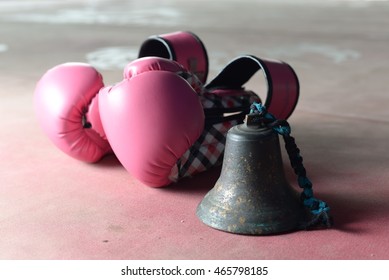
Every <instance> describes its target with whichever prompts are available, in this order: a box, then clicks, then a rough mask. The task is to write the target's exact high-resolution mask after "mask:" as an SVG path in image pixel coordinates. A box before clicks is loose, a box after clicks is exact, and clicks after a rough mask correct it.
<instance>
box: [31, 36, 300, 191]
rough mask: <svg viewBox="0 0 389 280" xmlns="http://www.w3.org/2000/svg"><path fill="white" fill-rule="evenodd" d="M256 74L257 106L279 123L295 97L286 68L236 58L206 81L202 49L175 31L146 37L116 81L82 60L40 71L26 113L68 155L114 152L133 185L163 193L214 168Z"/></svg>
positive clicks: (92, 158)
mask: <svg viewBox="0 0 389 280" xmlns="http://www.w3.org/2000/svg"><path fill="white" fill-rule="evenodd" d="M258 70H262V72H263V74H264V76H265V81H266V83H267V96H266V100H265V102H264V105H265V106H266V108H267V109H268V111H269V112H270V113H272V114H273V115H275V116H276V117H277V118H280V119H286V118H288V117H289V116H290V115H291V114H292V112H293V110H294V108H295V106H296V103H297V100H298V96H299V83H298V78H297V76H296V74H295V72H294V71H293V69H292V68H291V67H290V66H289V65H288V64H286V63H284V62H280V61H275V60H267V59H260V58H258V57H255V56H251V55H245V56H240V57H237V58H235V59H234V60H232V61H231V62H230V63H229V64H228V65H227V66H226V67H225V68H224V69H223V70H222V71H221V72H220V73H219V74H218V75H217V76H216V77H215V78H214V79H213V80H212V81H211V82H209V83H207V82H206V79H207V75H208V56H207V52H206V49H205V47H204V44H203V43H202V41H201V40H200V39H199V38H198V37H197V36H196V35H195V34H193V33H191V32H182V31H179V32H173V33H168V34H163V35H158V36H151V37H149V38H147V40H146V41H145V42H144V43H143V44H142V45H141V47H140V51H139V58H138V59H136V60H134V61H132V62H130V63H129V64H128V65H127V66H126V67H125V69H124V73H123V79H122V81H120V82H118V83H116V84H115V85H109V86H106V85H104V82H103V77H102V75H101V74H100V73H99V72H98V71H97V70H96V69H95V68H94V67H92V66H91V65H88V64H85V63H64V64H60V65H57V66H55V67H53V68H52V69H49V70H48V71H47V72H46V73H45V74H44V75H43V76H42V77H41V79H40V80H39V81H38V83H37V85H36V89H35V93H34V106H35V112H36V115H37V118H38V122H39V124H40V126H41V127H42V129H43V131H44V133H45V134H46V135H47V136H48V137H49V138H50V140H51V141H52V142H53V143H54V144H55V145H56V146H57V147H58V148H59V149H60V150H62V151H63V152H65V153H66V154H68V155H69V156H71V157H73V158H75V159H78V160H81V161H85V162H98V161H99V160H100V159H101V158H102V157H104V156H105V155H107V154H111V153H114V154H115V155H116V157H117V158H118V160H119V161H120V162H121V163H122V165H123V166H124V167H125V168H126V170H128V171H129V173H130V174H132V176H133V177H135V178H136V179H137V180H139V181H141V182H142V183H144V184H145V185H148V186H151V187H163V186H167V185H169V184H171V183H172V182H176V181H177V180H179V179H181V178H182V177H186V176H192V175H194V174H196V173H198V172H202V171H205V170H207V169H209V168H211V167H212V166H215V165H217V164H220V163H221V162H222V159H223V151H224V145H225V139H226V134H227V131H228V130H229V129H230V128H231V127H232V126H234V125H237V124H239V123H242V122H243V120H244V117H245V115H246V114H247V113H249V111H250V105H251V104H252V103H253V102H261V100H260V98H259V96H258V95H257V94H255V93H254V92H252V91H250V90H246V89H245V88H244V87H243V85H244V84H245V83H246V82H247V81H248V80H249V79H250V78H251V77H252V76H253V75H254V74H255V73H256V72H257V71H258Z"/></svg>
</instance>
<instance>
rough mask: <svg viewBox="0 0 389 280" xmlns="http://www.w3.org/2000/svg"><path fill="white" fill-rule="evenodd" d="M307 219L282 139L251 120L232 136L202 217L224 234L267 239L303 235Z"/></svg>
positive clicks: (255, 119)
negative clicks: (290, 177)
mask: <svg viewBox="0 0 389 280" xmlns="http://www.w3.org/2000/svg"><path fill="white" fill-rule="evenodd" d="M306 214H307V213H306V210H305V208H304V206H303V204H302V202H301V200H300V197H299V194H298V193H297V191H295V190H294V189H293V188H292V187H291V186H290V185H289V184H288V182H287V180H286V178H285V174H284V169H283V163H282V157H281V149H280V143H279V137H278V134H277V133H275V132H274V131H273V130H272V129H270V128H268V127H267V126H266V125H264V124H263V123H261V121H260V119H259V118H258V115H256V114H249V115H247V117H246V120H245V123H243V124H241V125H237V126H234V127H233V128H231V129H230V131H229V132H228V134H227V141H226V148H225V155H224V160H223V166H222V171H221V175H220V177H219V179H218V180H217V182H216V184H215V186H214V187H213V188H212V189H211V190H210V191H209V192H208V193H207V195H206V196H205V197H204V199H203V200H202V201H201V203H200V204H199V206H198V208H197V216H198V217H199V218H200V220H201V221H202V222H204V223H205V224H206V225H208V226H210V227H213V228H216V229H219V230H222V231H227V232H232V233H237V234H250V235H268V234H277V233H282V232H288V231H293V230H296V229H299V228H300V227H301V224H303V223H304V221H305V220H306Z"/></svg>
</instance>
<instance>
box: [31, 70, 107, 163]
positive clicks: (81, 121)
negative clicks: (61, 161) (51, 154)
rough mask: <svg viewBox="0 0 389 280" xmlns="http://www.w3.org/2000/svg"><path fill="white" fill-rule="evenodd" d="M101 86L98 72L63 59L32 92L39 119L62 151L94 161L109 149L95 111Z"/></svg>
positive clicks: (86, 160)
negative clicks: (63, 62) (65, 61)
mask: <svg viewBox="0 0 389 280" xmlns="http://www.w3.org/2000/svg"><path fill="white" fill-rule="evenodd" d="M103 86H104V84H103V79H102V76H101V75H100V73H98V72H97V71H96V69H95V68H93V67H92V66H90V65H88V64H84V63H65V64H60V65H58V66H55V67H54V68H52V69H50V70H48V71H47V72H46V73H45V74H44V75H43V76H42V78H41V79H40V80H39V81H38V83H37V85H36V88H35V93H34V106H35V112H36V115H37V117H38V122H39V124H40V126H41V127H42V129H43V131H44V132H45V134H46V135H47V136H48V137H49V139H50V140H51V141H52V142H53V143H54V144H55V145H56V146H57V147H58V148H59V149H61V150H62V151H63V152H65V153H66V154H68V155H70V156H71V157H73V158H76V159H78V160H82V161H85V162H96V161H98V160H99V159H101V157H103V156H104V155H105V154H107V153H110V152H112V150H111V148H110V145H109V143H108V141H107V138H106V136H105V133H104V130H103V127H102V124H101V120H100V114H99V112H98V110H99V109H98V99H97V98H96V97H97V94H98V92H99V90H100V89H101V88H102V87H103Z"/></svg>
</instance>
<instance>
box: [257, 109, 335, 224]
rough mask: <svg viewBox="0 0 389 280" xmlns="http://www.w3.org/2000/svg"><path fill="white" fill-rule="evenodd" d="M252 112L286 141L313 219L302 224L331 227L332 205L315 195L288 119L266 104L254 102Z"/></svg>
mask: <svg viewBox="0 0 389 280" xmlns="http://www.w3.org/2000/svg"><path fill="white" fill-rule="evenodd" d="M250 113H251V114H253V113H255V114H259V115H261V116H262V117H263V118H264V123H266V124H267V126H268V127H269V128H272V129H273V130H274V131H275V132H276V133H278V134H279V135H281V136H282V137H283V139H284V142H285V149H286V151H287V153H288V156H289V160H290V164H291V166H292V168H293V170H294V173H295V174H296V175H297V183H298V185H299V187H300V188H302V189H303V191H302V193H301V195H300V198H301V201H302V203H303V205H304V206H305V207H306V208H307V209H308V210H309V212H310V214H311V219H310V221H308V222H307V223H306V224H304V225H302V227H303V228H305V229H311V228H312V227H314V226H319V225H324V226H326V227H331V226H332V224H333V222H332V217H331V216H330V207H329V206H328V205H327V203H326V202H324V201H322V200H320V199H317V198H315V197H314V195H313V190H312V182H311V181H310V180H309V178H308V177H307V175H306V170H305V168H304V165H303V157H302V156H301V155H300V149H299V148H298V147H297V145H296V141H295V139H294V138H293V137H292V136H290V134H291V128H290V125H289V123H288V122H287V121H286V120H278V119H276V118H275V117H274V116H273V115H272V114H270V113H269V112H267V110H266V108H265V106H263V105H262V104H261V103H257V102H254V103H253V104H252V105H251V108H250Z"/></svg>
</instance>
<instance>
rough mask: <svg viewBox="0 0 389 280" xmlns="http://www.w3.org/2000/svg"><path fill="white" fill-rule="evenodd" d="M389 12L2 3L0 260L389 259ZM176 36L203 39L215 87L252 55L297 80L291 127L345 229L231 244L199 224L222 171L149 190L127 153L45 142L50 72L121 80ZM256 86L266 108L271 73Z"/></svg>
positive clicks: (378, 5)
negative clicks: (164, 37) (156, 44)
mask: <svg viewBox="0 0 389 280" xmlns="http://www.w3.org/2000/svg"><path fill="white" fill-rule="evenodd" d="M388 12H389V3H388V1H357V0H356V1H287V0H278V1H253V0H252V1H249V0H245V1H232V0H230V1H218V0H216V1H215V0H214V1H204V0H201V1H192V2H190V1H185V2H184V1H178V0H175V1H174V0H170V1H156V0H155V1H153V0H151V1H138V0H134V1H125V0H113V1H112V0H110V1H108V0H106V1H105V0H101V1H86V0H85V1H40V0H35V1H34V0H30V1H17V2H16V1H1V2H0V84H1V85H2V86H1V89H0V98H1V103H0V114H1V115H0V116H1V119H2V122H0V130H1V131H2V133H1V134H0V151H1V157H0V209H1V212H0V236H1V238H0V248H1V249H0V258H1V259H388V258H389V250H388V249H389V245H388V244H389V237H388V234H387V233H388V230H389V219H388V217H389V206H388V205H389V204H388V203H387V202H388V198H389V185H388V181H389V152H388V150H389V144H388V143H389V142H388V136H389V123H388V117H389V111H388V109H387V108H388V104H389V97H388V96H389V95H388V93H389V86H388V83H387V82H386V80H387V77H388V75H389V66H388V61H389V52H388V46H389V33H388V28H389V17H388V16H387V15H388ZM177 30H190V31H192V32H194V33H195V34H197V35H198V36H199V37H200V38H201V39H202V41H203V42H204V43H205V45H206V48H207V50H208V54H209V58H210V73H209V78H210V79H211V78H212V77H214V76H215V75H216V74H217V73H218V72H219V71H220V70H221V69H222V68H223V66H224V65H225V64H226V63H228V62H229V61H230V60H231V59H233V58H235V57H236V56H238V55H240V54H247V53H248V54H253V55H256V56H260V57H270V58H275V59H280V60H284V61H286V62H287V63H289V64H290V65H291V66H292V67H293V68H294V69H295V71H296V73H297V75H298V77H299V80H300V85H301V95H300V100H299V103H298V105H297V108H296V111H295V112H294V114H293V115H292V117H291V118H290V123H291V125H292V129H293V135H294V136H295V138H296V139H297V143H298V145H299V146H300V148H301V150H302V155H303V157H304V163H305V165H306V168H307V170H308V174H309V175H310V177H311V179H312V181H313V183H314V189H315V191H316V195H317V196H318V197H319V198H322V199H324V200H326V201H327V202H328V203H329V205H330V206H331V207H332V214H333V216H334V219H335V226H334V228H332V229H329V230H318V231H307V232H305V231H297V232H293V233H289V234H284V235H277V236H266V237H263V236H262V237H248V236H240V235H232V234H228V233H223V232H220V231H217V230H214V229H211V228H209V227H207V226H205V225H203V224H202V223H201V222H200V221H199V220H198V219H197V217H196V216H195V209H196V206H197V204H198V203H199V202H200V201H201V199H202V198H203V197H204V195H205V194H206V193H207V191H208V190H209V189H210V188H212V186H213V184H214V182H215V180H216V179H217V177H218V175H219V170H218V169H215V170H212V171H210V172H206V173H203V174H201V175H198V176H197V177H195V178H192V179H188V180H183V181H181V182H179V183H178V184H176V185H174V186H171V187H169V188H165V189H151V188H148V187H146V186H143V185H141V184H140V183H139V182H137V181H135V180H134V179H133V178H131V176H130V175H129V174H128V173H127V172H126V171H125V170H124V168H123V167H122V166H121V165H120V164H119V162H118V161H117V160H116V158H115V157H113V156H111V157H106V158H104V159H103V160H102V161H101V162H99V163H97V164H85V163H81V162H78V161H76V160H74V159H71V158H69V157H67V156H66V155H65V154H63V153H61V152H60V151H59V150H57V149H56V148H55V147H54V146H53V145H52V144H51V143H50V142H49V140H48V139H47V138H46V137H45V136H44V135H43V133H42V131H41V130H40V128H39V126H38V124H37V121H36V118H35V115H34V111H33V106H32V98H33V92H34V88H35V84H36V82H37V81H38V80H39V78H40V77H41V76H42V74H43V73H44V72H45V71H46V70H48V69H49V68H51V67H53V66H54V65H56V64H59V63H63V62H68V61H81V62H88V63H91V64H92V65H94V66H95V67H96V68H98V69H99V70H100V71H101V73H102V74H103V76H104V81H105V83H106V84H112V83H115V82H118V81H120V80H121V77H122V69H123V67H124V66H125V65H126V63H128V62H129V61H131V60H133V59H135V58H136V57H137V52H138V49H139V46H140V44H141V43H142V42H143V41H144V40H145V39H146V38H147V37H148V36H150V35H154V34H163V33H168V32H173V31H177ZM249 86H250V87H251V88H250V89H252V90H254V91H256V92H257V93H258V94H259V95H260V96H262V97H263V96H264V88H263V78H262V77H261V76H260V75H257V76H255V78H254V79H253V80H252V81H251V82H250V84H249ZM285 168H286V173H287V177H288V179H289V180H290V181H291V183H292V184H294V182H295V181H294V180H295V179H294V176H293V174H292V171H291V170H290V169H288V161H287V160H285Z"/></svg>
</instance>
